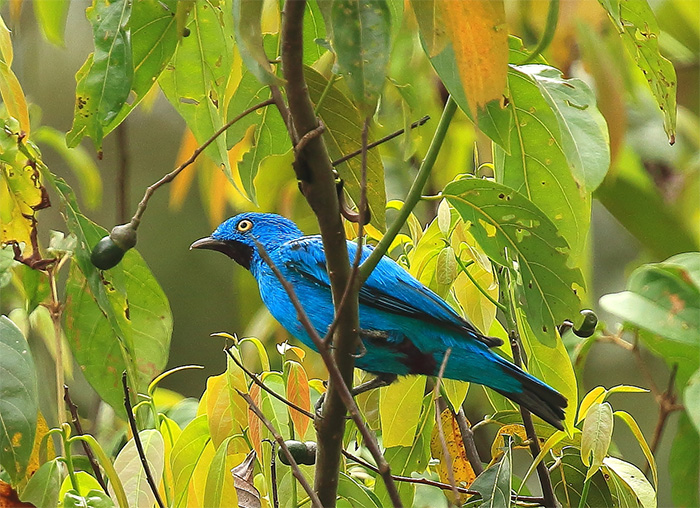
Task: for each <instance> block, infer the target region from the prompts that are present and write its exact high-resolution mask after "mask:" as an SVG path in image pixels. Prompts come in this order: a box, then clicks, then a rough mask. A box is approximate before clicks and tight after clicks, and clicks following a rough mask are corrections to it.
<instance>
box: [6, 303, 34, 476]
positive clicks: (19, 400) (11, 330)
mask: <svg viewBox="0 0 700 508" xmlns="http://www.w3.org/2000/svg"><path fill="white" fill-rule="evenodd" d="M0 371H1V372H2V373H3V374H2V376H0V465H1V466H2V467H3V469H4V470H5V471H7V473H8V474H9V475H10V479H11V480H12V483H18V482H19V481H20V480H22V479H23V478H24V473H25V470H26V468H27V464H28V462H29V458H30V456H31V454H32V447H33V446H34V435H35V434H36V422H37V413H38V411H39V401H38V395H37V378H36V371H35V369H34V360H33V358H32V355H31V353H30V352H29V345H28V344H27V340H26V339H25V338H24V335H22V332H21V331H20V330H19V328H17V326H16V325H15V324H14V323H13V322H12V321H10V320H9V319H8V318H7V316H0Z"/></svg>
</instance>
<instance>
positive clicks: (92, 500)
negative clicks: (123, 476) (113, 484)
mask: <svg viewBox="0 0 700 508" xmlns="http://www.w3.org/2000/svg"><path fill="white" fill-rule="evenodd" d="M61 506H62V507H63V508H111V507H113V506H114V503H113V502H112V500H111V499H110V498H109V497H108V496H107V494H105V493H104V492H102V491H101V490H97V489H92V490H90V491H88V492H87V494H85V495H81V494H78V492H77V491H75V490H73V489H71V490H69V491H68V492H66V493H65V494H64V496H63V503H62V504H61Z"/></svg>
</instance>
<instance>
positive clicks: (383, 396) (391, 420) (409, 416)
mask: <svg viewBox="0 0 700 508" xmlns="http://www.w3.org/2000/svg"><path fill="white" fill-rule="evenodd" d="M425 381H426V378H425V376H405V377H400V378H399V379H398V381H396V382H395V383H392V384H390V385H389V386H386V387H384V388H381V389H380V390H379V416H380V418H381V422H382V442H383V444H384V446H385V447H386V448H391V447H393V446H411V445H412V444H413V442H414V441H415V434H416V428H417V427H418V421H419V420H420V413H421V408H422V407H423V393H424V392H425Z"/></svg>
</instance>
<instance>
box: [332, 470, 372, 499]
mask: <svg viewBox="0 0 700 508" xmlns="http://www.w3.org/2000/svg"><path fill="white" fill-rule="evenodd" d="M338 495H339V496H340V497H341V498H343V499H347V500H348V501H350V504H351V505H352V508H372V507H375V508H381V506H382V505H380V504H379V499H378V498H377V496H376V495H375V494H374V492H372V491H371V490H369V489H368V488H367V487H365V486H364V485H360V484H359V483H358V482H356V481H355V480H353V479H352V477H350V476H348V475H346V474H345V473H343V472H342V471H341V472H340V475H339V476H338Z"/></svg>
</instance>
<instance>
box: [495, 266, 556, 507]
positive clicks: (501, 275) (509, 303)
mask: <svg viewBox="0 0 700 508" xmlns="http://www.w3.org/2000/svg"><path fill="white" fill-rule="evenodd" d="M507 270H508V269H507V268H506V267H503V266H498V267H497V268H496V277H497V279H498V291H499V295H500V298H499V299H500V300H502V303H503V305H504V307H505V312H503V314H504V315H505V318H506V322H507V323H506V324H507V329H508V338H509V339H510V347H511V351H512V352H513V363H515V365H517V366H518V367H522V363H523V362H522V358H521V356H520V335H519V334H518V324H517V320H516V318H515V309H514V307H513V298H512V293H511V288H510V278H509V277H508V271H507ZM520 415H521V416H522V419H523V426H524V427H525V434H526V435H527V438H528V440H529V441H530V453H531V454H532V457H533V459H534V458H535V457H537V456H538V455H539V454H540V442H539V440H538V438H537V432H535V426H534V424H533V423H532V415H531V414H530V411H528V410H527V409H525V408H524V407H523V406H520ZM536 470H537V477H538V478H539V480H540V487H541V488H542V497H543V498H544V503H543V504H544V506H545V507H546V508H556V506H557V499H556V497H555V496H554V488H553V487H552V480H551V478H550V476H549V470H548V469H547V465H546V464H545V463H544V461H540V462H539V463H538V464H537V468H536Z"/></svg>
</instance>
